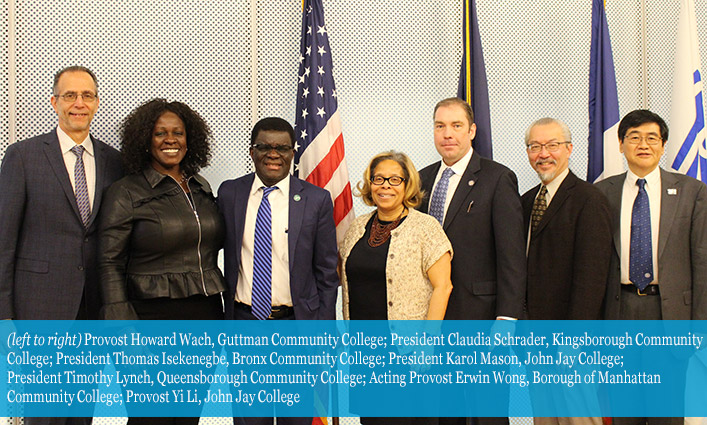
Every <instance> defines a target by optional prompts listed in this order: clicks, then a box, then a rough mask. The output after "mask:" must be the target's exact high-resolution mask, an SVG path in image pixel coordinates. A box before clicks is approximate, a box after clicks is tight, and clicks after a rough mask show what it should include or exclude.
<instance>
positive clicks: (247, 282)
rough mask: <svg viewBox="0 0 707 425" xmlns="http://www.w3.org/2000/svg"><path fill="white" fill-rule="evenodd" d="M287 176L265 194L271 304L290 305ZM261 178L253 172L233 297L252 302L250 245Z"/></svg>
mask: <svg viewBox="0 0 707 425" xmlns="http://www.w3.org/2000/svg"><path fill="white" fill-rule="evenodd" d="M290 178H291V176H290V175H289V174H288V175H287V177H285V178H284V179H282V180H280V181H279V182H278V183H277V184H276V185H275V186H276V187H277V189H275V190H274V191H272V192H271V193H270V195H269V196H268V201H270V210H271V212H272V305H273V306H283V305H287V306H292V295H291V293H290V261H289V253H288V249H289V245H288V238H287V228H288V218H289V216H290V214H289V213H290V203H289V199H288V198H289V194H290ZM263 186H265V184H263V182H262V181H261V180H260V178H258V175H257V174H256V175H255V179H254V180H253V185H252V186H251V188H250V195H249V196H248V206H247V207H246V214H245V225H244V228H243V244H242V246H241V264H240V267H239V268H238V285H237V288H236V301H238V302H241V303H243V304H247V305H251V295H252V293H253V249H254V245H255V218H256V216H257V215H258V208H260V203H261V201H262V199H263V189H262V188H263Z"/></svg>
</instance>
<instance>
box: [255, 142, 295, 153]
mask: <svg viewBox="0 0 707 425" xmlns="http://www.w3.org/2000/svg"><path fill="white" fill-rule="evenodd" d="M250 147H251V148H253V149H255V150H256V151H258V152H260V153H268V152H270V151H271V150H273V149H274V150H276V151H277V153H279V154H280V155H287V154H288V153H290V152H292V146H290V145H277V146H272V145H268V144H265V143H256V144H254V145H251V146H250Z"/></svg>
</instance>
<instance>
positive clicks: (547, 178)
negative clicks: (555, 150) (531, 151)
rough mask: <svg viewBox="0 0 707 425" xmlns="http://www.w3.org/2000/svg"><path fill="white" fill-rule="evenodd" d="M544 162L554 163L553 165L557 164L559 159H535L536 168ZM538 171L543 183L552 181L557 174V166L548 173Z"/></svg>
mask: <svg viewBox="0 0 707 425" xmlns="http://www.w3.org/2000/svg"><path fill="white" fill-rule="evenodd" d="M542 164H553V165H555V166H557V161H555V160H554V159H543V160H538V161H535V167H536V168H537V167H538V166H539V165H542ZM536 173H538V177H540V180H542V182H543V183H545V182H551V181H552V180H553V179H554V178H555V175H556V174H557V168H555V170H554V171H551V172H547V173H543V172H540V171H536Z"/></svg>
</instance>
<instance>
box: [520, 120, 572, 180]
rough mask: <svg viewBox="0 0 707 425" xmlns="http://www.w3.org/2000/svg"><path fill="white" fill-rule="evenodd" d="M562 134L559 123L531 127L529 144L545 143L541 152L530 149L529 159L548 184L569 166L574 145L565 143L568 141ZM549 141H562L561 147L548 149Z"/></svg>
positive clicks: (541, 178)
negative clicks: (553, 149)
mask: <svg viewBox="0 0 707 425" xmlns="http://www.w3.org/2000/svg"><path fill="white" fill-rule="evenodd" d="M567 141H568V140H565V137H564V135H563V134H562V127H560V126H559V125H558V124H555V123H551V124H546V125H542V124H540V125H535V126H533V128H531V129H530V133H529V137H528V144H529V145H531V144H536V143H537V144H540V145H544V146H543V147H542V148H541V149H540V152H536V153H533V152H530V150H528V160H529V161H530V166H531V167H533V169H534V170H535V172H536V173H538V176H539V177H540V180H542V182H543V183H544V184H548V183H550V182H551V181H553V180H554V179H555V177H557V176H558V175H559V174H562V172H563V171H565V170H566V169H567V167H568V166H569V160H570V154H571V153H572V145H571V144H565V143H564V142H567ZM548 143H562V144H561V145H560V146H559V149H558V150H557V151H555V152H550V151H548V150H547V145H548Z"/></svg>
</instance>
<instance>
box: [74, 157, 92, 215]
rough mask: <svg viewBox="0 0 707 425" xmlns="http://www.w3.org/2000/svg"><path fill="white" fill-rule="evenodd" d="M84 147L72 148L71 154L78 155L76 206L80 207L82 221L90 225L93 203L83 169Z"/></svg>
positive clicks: (75, 181) (75, 187) (75, 177)
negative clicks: (89, 196)
mask: <svg viewBox="0 0 707 425" xmlns="http://www.w3.org/2000/svg"><path fill="white" fill-rule="evenodd" d="M84 150H85V149H84V147H83V146H81V145H76V146H74V147H73V148H71V152H72V153H73V154H74V155H76V164H75V165H74V195H76V204H77V205H78V207H79V214H81V221H83V225H84V226H85V225H87V224H88V219H89V217H91V202H90V201H89V199H88V184H87V183H86V171H85V170H84V168H83V151H84Z"/></svg>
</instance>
